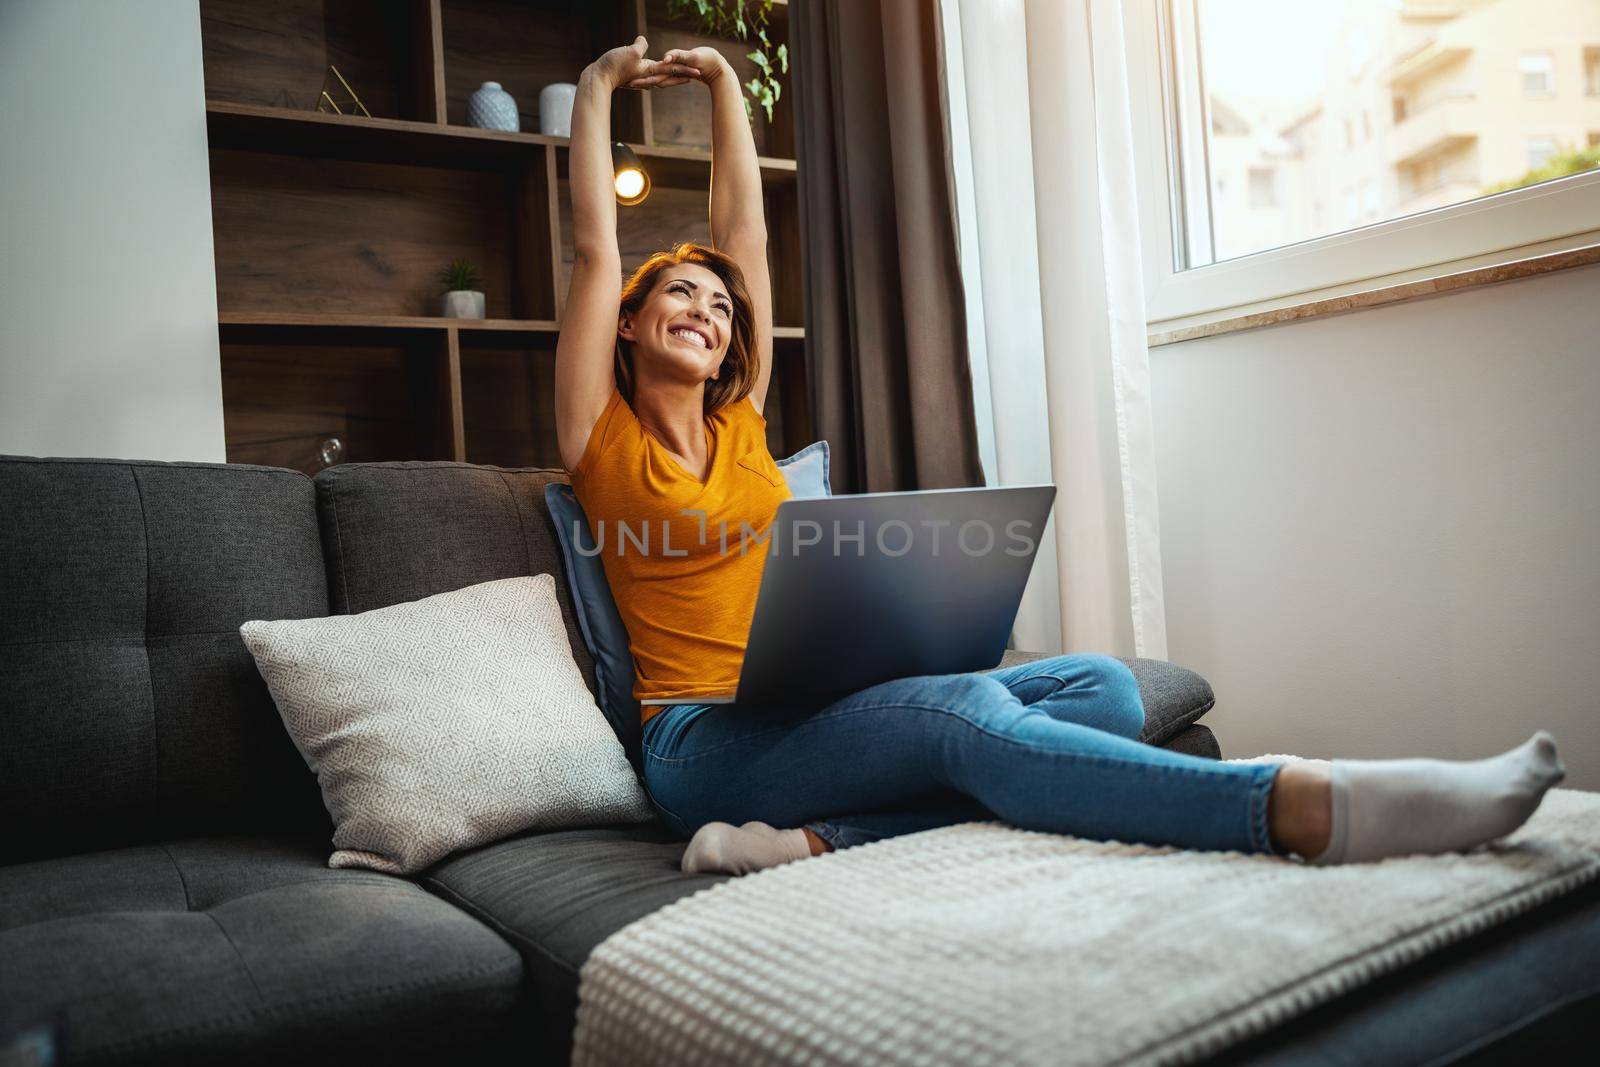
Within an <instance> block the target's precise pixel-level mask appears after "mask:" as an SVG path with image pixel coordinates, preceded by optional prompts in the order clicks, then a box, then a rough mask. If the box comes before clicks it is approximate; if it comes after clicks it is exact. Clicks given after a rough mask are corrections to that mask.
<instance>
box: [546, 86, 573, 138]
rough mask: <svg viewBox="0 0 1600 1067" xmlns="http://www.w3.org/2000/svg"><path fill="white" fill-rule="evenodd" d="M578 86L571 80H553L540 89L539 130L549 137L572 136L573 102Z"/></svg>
mask: <svg viewBox="0 0 1600 1067" xmlns="http://www.w3.org/2000/svg"><path fill="white" fill-rule="evenodd" d="M577 98H578V87H577V86H576V85H573V84H572V83H571V82H552V83H551V84H549V85H546V86H545V87H544V88H543V89H540V90H539V132H540V133H542V134H544V135H545V136H547V137H571V136H572V104H573V101H575V100H576V99H577Z"/></svg>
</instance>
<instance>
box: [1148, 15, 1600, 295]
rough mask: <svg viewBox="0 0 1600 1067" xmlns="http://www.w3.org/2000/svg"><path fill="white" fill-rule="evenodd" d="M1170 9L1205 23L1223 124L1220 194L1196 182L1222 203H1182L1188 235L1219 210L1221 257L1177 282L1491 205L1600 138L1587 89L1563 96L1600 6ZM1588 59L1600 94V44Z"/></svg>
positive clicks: (1199, 35)
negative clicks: (1315, 243) (1567, 57)
mask: <svg viewBox="0 0 1600 1067" xmlns="http://www.w3.org/2000/svg"><path fill="white" fill-rule="evenodd" d="M1159 3H1161V4H1164V5H1167V11H1168V12H1169V13H1170V14H1171V15H1172V16H1173V17H1174V18H1175V19H1176V22H1177V23H1178V24H1181V23H1182V22H1183V19H1182V12H1183V11H1185V10H1187V11H1189V12H1191V13H1192V32H1193V35H1194V46H1195V47H1196V49H1197V51H1198V52H1199V60H1200V62H1198V63H1196V64H1193V65H1192V66H1191V67H1190V68H1188V69H1191V70H1193V71H1194V72H1195V73H1194V77H1196V78H1197V79H1203V82H1204V84H1203V85H1202V86H1201V89H1202V91H1203V93H1204V98H1205V99H1206V100H1207V101H1208V104H1209V107H1210V109H1211V113H1212V116H1213V121H1212V122H1211V123H1210V125H1209V127H1208V128H1207V130H1206V132H1207V134H1208V136H1207V137H1206V138H1205V151H1204V153H1203V154H1201V155H1199V156H1197V158H1202V159H1204V161H1205V162H1204V165H1205V167H1206V168H1207V171H1208V174H1209V180H1208V181H1207V182H1205V183H1192V184H1188V185H1186V186H1185V191H1186V192H1189V193H1190V194H1194V193H1196V192H1202V191H1206V190H1209V196H1208V197H1205V198H1201V197H1197V196H1194V195H1190V196H1187V197H1185V196H1179V197H1178V198H1177V202H1176V203H1175V205H1174V210H1175V211H1176V212H1177V213H1178V214H1179V215H1180V216H1187V217H1189V232H1199V231H1201V230H1204V229H1206V227H1204V226H1203V225H1202V226H1196V225H1194V222H1193V220H1194V219H1197V218H1204V217H1205V216H1206V215H1207V214H1209V222H1210V226H1209V231H1210V235H1211V236H1210V242H1211V247H1209V248H1207V247H1203V246H1201V245H1202V244H1203V242H1197V243H1195V244H1192V245H1191V246H1190V247H1188V248H1186V249H1185V250H1184V253H1185V255H1186V257H1187V258H1186V262H1185V263H1184V264H1182V266H1180V268H1179V269H1183V268H1184V267H1196V266H1202V265H1205V264H1207V263H1212V262H1218V261H1221V260H1226V259H1231V258H1236V257H1239V256H1244V255H1249V254H1252V253H1255V252H1260V251H1263V250H1266V249H1272V248H1279V247H1284V246H1287V245H1290V244H1294V243H1296V242H1300V241H1305V240H1307V239H1310V238H1314V237H1319V236H1324V235H1328V234H1331V233H1335V232H1338V231H1340V230H1343V229H1348V228H1350V227H1352V226H1354V225H1356V224H1358V223H1362V224H1366V223H1373V222H1380V221H1385V220H1389V219H1396V218H1399V217H1402V216H1405V215H1410V214H1415V213H1417V212H1422V211H1428V210H1431V209H1434V208H1438V207H1442V206H1445V205H1449V204H1456V203H1460V202H1463V201H1466V200H1472V199H1474V198H1477V197H1479V196H1483V195H1487V194H1489V193H1491V192H1493V191H1497V189H1498V188H1499V187H1501V186H1503V185H1505V184H1506V183H1514V182H1516V181H1518V180H1520V179H1521V178H1523V177H1524V176H1525V175H1526V174H1527V172H1529V171H1533V170H1537V169H1538V168H1539V167H1542V166H1544V165H1545V164H1546V163H1548V162H1549V161H1550V160H1551V159H1553V158H1554V157H1556V156H1557V155H1559V154H1560V153H1561V149H1562V146H1566V147H1567V148H1569V149H1571V150H1576V148H1577V146H1579V145H1584V144H1586V143H1587V137H1588V134H1589V131H1590V130H1591V129H1593V128H1595V123H1596V120H1597V116H1596V113H1595V111H1594V108H1595V104H1594V102H1593V101H1592V100H1589V99H1586V93H1587V92H1588V90H1589V89H1590V88H1591V86H1589V85H1585V86H1584V87H1582V88H1583V89H1584V91H1582V92H1580V91H1578V90H1579V88H1580V87H1579V86H1578V85H1576V84H1572V83H1569V86H1568V88H1567V90H1566V96H1565V97H1563V96H1560V95H1559V94H1557V92H1556V90H1557V89H1558V88H1559V86H1558V85H1557V83H1556V78H1555V55H1556V54H1557V50H1558V49H1559V50H1562V51H1571V50H1572V49H1573V46H1572V42H1573V41H1582V40H1585V39H1588V40H1600V0H1451V2H1448V3H1444V2H1436V0H1321V2H1319V3H1317V4H1314V5H1309V4H1308V5H1301V4H1284V3H1282V2H1281V0H1159ZM1582 55H1583V57H1584V63H1585V71H1586V79H1587V81H1588V82H1590V83H1593V82H1595V81H1596V80H1600V45H1596V46H1591V47H1588V48H1585V49H1584V50H1583V52H1582ZM1169 69H1170V68H1169ZM1328 72H1335V76H1333V77H1331V78H1330V77H1328ZM1574 82H1575V79H1574ZM1218 116H1221V119H1220V120H1219V119H1218ZM1169 119H1170V116H1169ZM1183 121H1184V117H1183V116H1181V115H1180V116H1178V122H1179V123H1180V125H1181V124H1182V123H1183ZM1182 133H1183V131H1182V130H1181V129H1180V130H1179V131H1178V136H1179V138H1180V139H1181V137H1182ZM1313 134H1315V135H1314V136H1313ZM1552 142H1553V145H1552ZM1329 149H1333V150H1332V151H1329ZM1536 159H1537V160H1538V162H1535V160H1536ZM1258 174H1259V175H1260V176H1258ZM1228 186H1231V189H1232V194H1231V195H1229V196H1223V195H1222V192H1221V191H1222V189H1223V188H1224V187H1228ZM1246 190H1248V192H1247V193H1246ZM1207 200H1209V202H1207ZM1318 204H1338V205H1339V207H1340V209H1341V210H1340V211H1339V213H1338V215H1337V217H1335V218H1328V217H1327V215H1328V214H1329V213H1328V212H1325V211H1317V210H1316V209H1315V205H1318ZM1258 216H1259V217H1258Z"/></svg>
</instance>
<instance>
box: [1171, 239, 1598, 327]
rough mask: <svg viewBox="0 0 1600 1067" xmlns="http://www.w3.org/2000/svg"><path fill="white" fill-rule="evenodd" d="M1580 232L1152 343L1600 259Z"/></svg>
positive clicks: (1213, 321)
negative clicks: (1512, 252) (1513, 253)
mask: <svg viewBox="0 0 1600 1067" xmlns="http://www.w3.org/2000/svg"><path fill="white" fill-rule="evenodd" d="M1579 237H1580V238H1581V241H1579V242H1577V243H1575V242H1574V241H1573V240H1572V239H1567V240H1563V241H1548V242H1545V243H1544V244H1541V245H1533V246H1529V247H1527V248H1524V249H1519V250H1517V256H1516V258H1512V259H1507V258H1506V256H1505V253H1497V254H1495V255H1492V256H1478V257H1475V258H1473V259H1468V260H1460V261H1457V262H1455V263H1448V264H1442V265H1440V266H1436V267H1429V268H1426V269H1423V270H1414V271H1406V272H1403V273H1400V274H1395V275H1391V276H1389V277H1386V278H1370V279H1365V280H1363V281H1361V282H1355V283H1351V284H1349V285H1344V286H1334V287H1331V288H1329V289H1326V290H1322V291H1320V292H1316V293H1301V294H1297V295H1296V296H1295V297H1294V298H1293V299H1292V300H1283V301H1263V302H1262V303H1260V304H1257V305H1247V306H1243V307H1238V308H1229V309H1228V310H1227V311H1226V312H1224V313H1221V314H1212V315H1196V316H1191V317H1189V318H1188V319H1169V320H1167V321H1165V322H1160V323H1151V324H1150V333H1149V344H1150V347H1152V348H1155V347H1157V346H1159V345H1170V344H1175V343H1177V342H1179V341H1190V340H1194V339H1195V338H1197V337H1215V336H1217V335H1219V334H1225V333H1235V332H1237V331H1239V330H1254V329H1259V328H1261V327H1263V326H1273V325H1276V324H1278V323H1281V322H1294V321H1298V320H1300V319H1311V318H1320V317H1322V316H1325V315H1340V314H1344V313H1346V312H1351V311H1359V310H1362V309H1364V308H1370V307H1379V306H1381V305H1384V304H1395V303H1399V302H1401V301H1407V300H1420V299H1423V298H1426V297H1430V296H1438V295H1440V294H1442V293H1449V292H1455V291H1457V290H1460V289H1468V288H1471V287H1473V286H1478V285H1492V284H1495V283H1497V282H1506V281H1511V280H1513V279H1516V278H1528V277H1532V276H1534V275H1538V274H1547V273H1549V272H1551V271H1558V270H1566V269H1568V268H1571V267H1582V266H1588V265H1589V264H1593V263H1600V231H1591V232H1590V233H1586V234H1582V235H1579Z"/></svg>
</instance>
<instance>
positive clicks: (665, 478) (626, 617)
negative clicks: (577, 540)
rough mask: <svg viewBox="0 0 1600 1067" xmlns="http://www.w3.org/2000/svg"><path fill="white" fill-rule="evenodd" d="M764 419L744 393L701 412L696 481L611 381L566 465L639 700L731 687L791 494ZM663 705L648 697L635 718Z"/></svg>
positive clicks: (689, 696)
mask: <svg viewBox="0 0 1600 1067" xmlns="http://www.w3.org/2000/svg"><path fill="white" fill-rule="evenodd" d="M766 425H767V420H766V419H765V418H763V417H762V415H761V413H760V412H759V411H757V410H756V408H755V405H754V404H752V403H751V402H750V400H749V398H748V397H746V398H745V399H743V400H739V401H736V402H734V403H731V404H724V405H723V406H722V407H720V408H718V409H717V410H716V411H713V412H712V413H711V414H710V415H707V416H706V418H705V426H706V447H707V450H708V451H709V452H710V456H711V465H710V473H709V474H708V475H707V476H706V480H705V481H704V482H701V481H700V480H699V479H698V478H696V477H695V476H694V474H692V473H690V472H689V471H687V470H685V469H684V468H683V465H682V464H680V463H679V462H678V461H677V460H676V459H674V458H673V457H672V455H671V454H670V453H668V452H667V450H666V448H665V446H663V445H662V444H661V442H660V441H658V440H656V438H655V436H654V435H653V434H651V433H650V432H649V431H648V430H646V429H645V428H644V426H643V424H641V423H640V422H639V419H638V416H636V415H635V414H634V413H633V408H632V407H630V406H629V405H628V402H627V401H626V400H625V399H624V398H623V396H622V394H621V393H620V392H618V391H617V390H616V388H615V387H614V386H613V388H612V391H611V397H610V399H609V400H608V401H607V402H606V406H605V410H604V411H602V412H601V413H600V418H599V420H598V421H596V422H595V424H594V429H593V431H591V432H590V434H589V441H588V443H587V444H586V445H585V446H584V451H583V456H582V458H581V459H579V460H578V466H577V467H576V468H575V469H574V470H572V471H571V472H570V474H571V477H572V490H573V492H574V493H575V494H576V495H577V497H578V502H579V503H580V504H582V505H583V510H584V513H585V514H586V515H588V517H589V528H590V532H592V533H593V534H594V538H595V544H596V546H597V547H598V548H599V555H600V561H601V564H602V565H603V566H604V567H605V572H606V581H607V583H608V584H609V585H610V586H611V594H612V596H613V597H614V598H615V599H616V602H617V611H618V613H619V614H620V615H621V616H622V623H623V625H624V626H625V627H627V630H628V647H629V649H630V650H631V651H632V652H633V666H634V683H633V695H634V698H635V699H638V700H644V699H646V698H650V697H682V698H683V702H684V703H686V704H691V703H694V702H695V698H696V697H697V696H709V695H713V694H721V693H730V692H732V691H733V690H734V689H735V688H737V687H738V684H739V668H740V665H741V664H742V663H743V662H744V647H745V641H746V640H747V639H748V637H749V633H750V618H751V616H752V615H753V614H755V608H756V593H757V592H758V591H759V589H760V587H761V572H762V569H763V568H764V566H765V565H766V559H767V552H768V551H769V549H770V547H771V544H770V541H768V540H767V538H768V537H769V535H770V528H771V525H772V519H773V516H774V515H775V514H776V513H777V510H778V505H779V504H780V503H782V502H783V501H785V500H787V499H788V498H789V497H790V495H791V494H790V492H789V485H788V483H787V482H786V481H785V480H784V477H783V472H782V471H780V470H779V469H778V465H777V463H776V462H774V461H773V458H772V453H771V452H769V451H768V450H767V435H766ZM665 706H666V705H664V704H646V705H644V706H643V708H642V709H641V712H640V721H641V722H644V721H647V720H648V719H649V718H650V716H652V715H654V714H655V713H656V712H658V711H660V710H661V709H662V708H663V707H665Z"/></svg>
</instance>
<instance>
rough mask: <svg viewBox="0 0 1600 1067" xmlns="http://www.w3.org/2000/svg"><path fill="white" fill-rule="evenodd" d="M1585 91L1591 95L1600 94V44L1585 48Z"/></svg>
mask: <svg viewBox="0 0 1600 1067" xmlns="http://www.w3.org/2000/svg"><path fill="white" fill-rule="evenodd" d="M1583 91H1584V92H1585V93H1588V94H1589V95H1590V96H1600V45H1590V46H1589V47H1587V48H1585V49H1584V50H1583Z"/></svg>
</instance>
